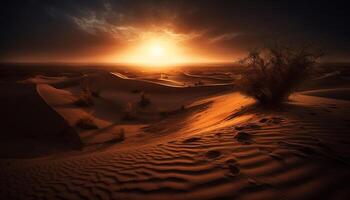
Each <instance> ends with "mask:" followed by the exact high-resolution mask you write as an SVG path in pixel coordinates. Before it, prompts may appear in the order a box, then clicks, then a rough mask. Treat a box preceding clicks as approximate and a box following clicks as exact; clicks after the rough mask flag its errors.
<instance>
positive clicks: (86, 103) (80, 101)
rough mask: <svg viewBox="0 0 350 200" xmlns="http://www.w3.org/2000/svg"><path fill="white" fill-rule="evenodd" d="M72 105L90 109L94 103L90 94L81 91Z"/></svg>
mask: <svg viewBox="0 0 350 200" xmlns="http://www.w3.org/2000/svg"><path fill="white" fill-rule="evenodd" d="M73 104H74V105H76V106H79V107H90V106H92V105H94V102H93V100H92V96H91V93H88V92H84V91H82V92H81V93H80V94H79V96H78V98H77V99H76V100H75V101H74V102H73Z"/></svg>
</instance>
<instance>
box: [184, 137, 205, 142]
mask: <svg viewBox="0 0 350 200" xmlns="http://www.w3.org/2000/svg"><path fill="white" fill-rule="evenodd" d="M200 139H201V138H200V137H191V138H188V139H186V140H184V141H183V143H192V142H196V141H198V140H200Z"/></svg>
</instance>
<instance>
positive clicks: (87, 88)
mask: <svg viewBox="0 0 350 200" xmlns="http://www.w3.org/2000/svg"><path fill="white" fill-rule="evenodd" d="M80 88H81V91H80V94H79V96H78V97H77V99H76V100H75V101H74V102H73V104H74V105H76V106H79V107H90V106H92V105H93V104H94V102H93V99H92V96H99V93H95V92H92V90H91V84H90V80H89V79H88V78H87V77H84V78H83V79H82V80H81V82H80Z"/></svg>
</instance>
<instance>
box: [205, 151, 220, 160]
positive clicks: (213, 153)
mask: <svg viewBox="0 0 350 200" xmlns="http://www.w3.org/2000/svg"><path fill="white" fill-rule="evenodd" d="M205 156H207V157H208V158H210V159H214V158H217V157H219V156H221V153H220V151H216V150H210V151H208V152H207V153H206V154H205Z"/></svg>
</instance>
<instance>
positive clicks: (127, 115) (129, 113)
mask: <svg viewBox="0 0 350 200" xmlns="http://www.w3.org/2000/svg"><path fill="white" fill-rule="evenodd" d="M133 111H134V109H133V106H132V104H131V103H128V104H127V106H126V108H125V110H124V112H123V116H122V120H124V121H132V120H135V119H136V116H135V114H134V112H133Z"/></svg>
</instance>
